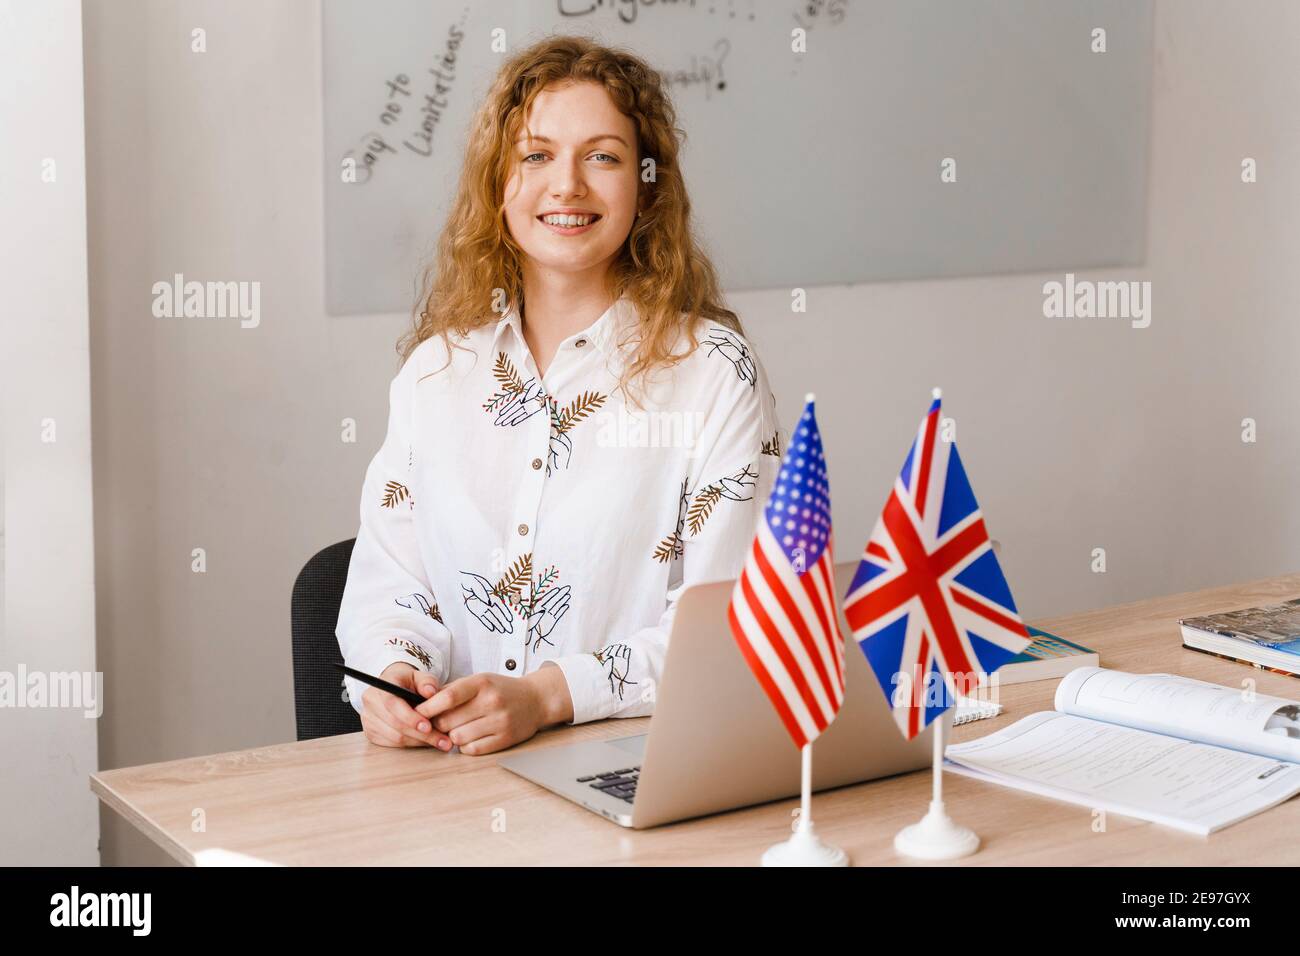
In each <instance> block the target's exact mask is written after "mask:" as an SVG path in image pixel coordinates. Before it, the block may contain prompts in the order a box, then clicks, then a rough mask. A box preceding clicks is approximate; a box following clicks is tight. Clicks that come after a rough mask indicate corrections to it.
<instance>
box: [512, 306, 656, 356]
mask: <svg viewBox="0 0 1300 956" xmlns="http://www.w3.org/2000/svg"><path fill="white" fill-rule="evenodd" d="M637 321H638V316H637V311H636V306H635V305H634V304H633V303H632V301H631V300H630V299H628V298H627V296H620V297H619V298H618V299H615V300H614V303H613V304H612V305H610V307H609V308H608V309H606V310H605V311H604V312H603V313H602V314H601V316H600V318H598V319H596V321H595V322H593V323H592V324H591V325H590V326H588V327H587V328H585V329H583V330H582V331H581V332H575V333H574V334H573V335H571V336H569V338H567V339H565V340H564V342H561V343H560V345H561V346H563V345H565V344H566V343H568V342H569V341H571V340H577V339H586V340H587V341H588V342H590V343H591V344H592V345H594V346H595V347H596V348H598V349H600V351H601V352H603V353H604V354H605V355H606V356H611V357H612V356H613V355H615V354H616V353H617V352H618V351H619V345H620V343H623V344H624V346H625V347H626V346H627V345H630V344H631V343H624V339H625V338H627V337H628V332H630V331H631V330H632V329H634V328H635V327H636V325H637ZM506 329H513V330H514V334H515V337H516V338H517V339H518V340H519V342H520V344H525V343H524V329H523V320H522V319H521V318H520V316H519V312H518V310H517V309H516V308H515V307H514V306H513V305H512V306H511V307H510V309H509V310H508V311H507V312H506V314H505V315H504V316H502V317H501V319H500V320H498V322H497V325H496V329H495V330H494V331H493V334H492V347H493V349H496V348H497V346H498V344H499V343H500V341H501V336H502V335H504V334H505V333H506Z"/></svg>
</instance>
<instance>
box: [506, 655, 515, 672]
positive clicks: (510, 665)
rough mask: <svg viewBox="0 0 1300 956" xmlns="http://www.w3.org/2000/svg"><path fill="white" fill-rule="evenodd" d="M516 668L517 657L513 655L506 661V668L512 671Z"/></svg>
mask: <svg viewBox="0 0 1300 956" xmlns="http://www.w3.org/2000/svg"><path fill="white" fill-rule="evenodd" d="M514 669H515V659H514V658H513V657H512V658H510V660H508V661H506V670H508V671H512V670H514Z"/></svg>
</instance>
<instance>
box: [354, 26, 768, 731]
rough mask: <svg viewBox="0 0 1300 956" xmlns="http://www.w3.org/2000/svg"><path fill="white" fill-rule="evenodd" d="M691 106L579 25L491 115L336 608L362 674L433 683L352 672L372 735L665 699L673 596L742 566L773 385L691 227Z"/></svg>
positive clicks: (513, 85) (531, 53)
mask: <svg viewBox="0 0 1300 956" xmlns="http://www.w3.org/2000/svg"><path fill="white" fill-rule="evenodd" d="M674 123H675V118H674V112H673V108H672V105H671V103H670V102H669V99H668V96H667V93H666V92H665V90H664V88H663V84H662V82H661V80H660V77H659V75H658V74H657V73H655V72H654V71H653V70H652V69H650V67H648V66H647V65H646V64H645V63H644V62H642V61H641V60H640V59H638V58H637V57H635V56H632V55H630V54H628V53H626V52H623V51H618V50H612V49H608V48H605V47H601V46H598V45H596V44H594V43H592V42H590V41H588V40H585V39H578V38H568V37H562V38H553V39H548V40H545V41H543V42H541V43H538V44H537V45H535V46H533V47H531V48H529V49H526V50H523V51H522V52H520V53H518V54H516V55H515V56H514V57H512V58H511V59H510V60H509V61H508V62H507V63H506V64H505V65H504V67H503V68H502V70H501V74H500V76H499V77H498V78H497V80H496V82H495V84H494V85H493V87H492V89H491V90H490V92H489V93H488V96H487V101H486V102H485V103H484V104H483V106H482V108H481V109H480V110H479V112H478V114H477V117H476V119H475V121H474V124H473V126H472V128H471V130H470V136H469V145H468V149H467V154H466V157H465V164H464V170H463V173H462V176H461V180H460V185H459V188H458V192H457V195H456V198H455V201H454V203H453V205H452V208H451V213H450V215H449V217H448V222H447V226H446V229H445V230H444V232H443V234H442V236H441V239H440V242H439V246H438V250H437V254H436V258H435V261H434V262H433V263H432V264H431V265H430V267H429V269H428V270H426V273H425V282H424V285H425V290H424V294H423V295H422V297H421V303H420V306H419V317H418V318H417V320H416V321H415V324H414V328H413V329H412V331H411V332H410V333H409V334H408V335H407V336H406V337H405V338H404V340H403V342H402V343H401V345H400V346H399V350H400V351H401V353H402V356H403V358H404V362H403V364H402V367H401V370H400V372H398V374H397V377H396V378H395V379H394V380H393V383H392V386H391V389H390V391H389V401H390V415H389V421H388V434H387V437H386V438H385V440H384V443H383V446H382V447H381V448H380V450H379V452H378V454H377V455H376V456H375V458H374V460H373V461H372V462H371V463H370V467H369V469H368V471H367V473H366V478H365V484H364V487H363V490H362V495H361V528H360V531H359V532H358V534H357V542H356V547H355V550H354V551H353V554H352V563H351V567H350V569H349V571H348V581H347V588H346V590H345V592H344V595H343V606H342V610H341V613H340V615H339V623H338V639H339V644H340V645H341V647H342V649H343V653H344V656H345V658H346V660H347V663H348V665H349V666H351V667H355V668H357V669H359V670H362V671H366V672H369V673H371V674H380V675H381V676H382V677H384V678H385V679H386V680H389V681H392V682H393V683H396V684H400V685H402V686H404V687H408V688H412V689H415V690H416V691H417V692H419V693H420V694H421V695H422V696H424V697H426V698H428V699H427V700H426V701H425V703H424V704H422V705H420V707H419V708H416V709H413V708H411V707H410V706H408V705H407V704H406V703H404V702H403V701H401V700H399V699H397V698H396V697H394V696H392V695H391V694H387V693H385V692H383V691H380V690H377V689H374V688H368V687H366V686H365V685H362V684H360V683H358V682H356V681H352V680H351V679H349V681H348V693H349V699H350V700H351V701H352V703H353V706H355V707H356V708H357V710H358V712H359V713H360V714H361V722H362V726H363V727H364V728H365V732H366V735H367V737H368V738H369V739H370V740H371V741H373V742H374V743H377V744H382V745H385V746H391V747H412V746H435V747H438V748H440V749H442V750H450V749H451V747H452V746H458V747H460V749H461V752H462V753H466V754H485V753H491V752H493V751H496V750H500V749H502V748H505V747H509V746H511V745H512V744H515V743H518V742H519V741H522V740H526V739H528V738H529V737H531V736H532V735H533V734H535V733H536V732H537V731H538V730H539V729H541V728H543V727H547V726H549V725H552V724H557V723H566V722H567V723H581V722H583V721H588V720H596V719H599V718H603V717H631V716H643V715H646V714H650V713H652V712H653V710H654V700H655V686H656V683H657V682H658V680H659V677H660V672H661V669H662V666H663V661H664V653H665V650H666V647H667V641H668V633H669V629H670V626H671V623H672V619H673V614H674V611H675V609H676V601H677V597H678V595H680V593H681V591H682V590H683V588H684V587H685V586H687V585H689V584H692V583H695V582H700V581H708V580H718V579H723V578H730V577H735V576H737V575H738V574H739V573H740V569H741V567H742V565H743V564H744V556H745V553H746V550H747V549H748V547H749V545H750V543H751V541H752V539H753V535H754V531H755V523H756V521H757V520H758V519H759V517H760V515H761V514H762V509H763V506H764V504H765V503H766V499H767V496H768V493H769V491H770V489H771V487H772V484H773V481H774V478H775V472H776V471H777V469H778V468H779V465H780V447H781V438H780V435H779V434H778V427H777V419H776V415H775V397H774V396H773V395H772V393H771V390H770V388H769V386H768V383H767V377H766V374H765V372H764V370H763V366H762V364H761V363H760V362H759V360H758V358H757V356H756V355H755V354H754V351H753V349H752V348H751V347H750V345H749V344H748V342H746V340H745V338H744V336H743V335H742V334H741V328H740V322H739V320H738V319H737V318H736V316H735V315H734V313H732V312H730V311H728V310H727V309H726V308H724V307H723V305H722V303H721V296H720V293H719V290H718V284H717V278H716V274H715V272H714V269H713V267H712V265H711V264H710V262H709V261H708V259H707V258H706V257H705V255H704V254H703V252H702V251H701V250H700V248H699V246H698V245H697V243H696V242H695V240H694V239H693V237H692V235H691V231H690V223H689V219H690V202H689V200H688V199H687V195H686V188H685V185H684V182H683V178H682V170H681V168H680V166H679V163H678V150H679V142H678V139H677V136H678V134H679V131H678V130H677V129H676V128H675V125H674ZM718 639H719V640H728V639H729V638H728V636H727V630H726V626H725V622H722V621H719V622H718ZM719 706H720V707H725V703H722V702H720V704H719Z"/></svg>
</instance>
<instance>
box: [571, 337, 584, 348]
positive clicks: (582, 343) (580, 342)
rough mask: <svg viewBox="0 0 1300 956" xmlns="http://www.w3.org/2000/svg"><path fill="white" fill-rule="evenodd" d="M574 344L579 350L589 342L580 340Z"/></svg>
mask: <svg viewBox="0 0 1300 956" xmlns="http://www.w3.org/2000/svg"><path fill="white" fill-rule="evenodd" d="M573 344H574V345H576V346H577V347H578V348H582V347H583V346H584V345H586V344H587V340H586V339H578V341H576V342H574V343H573Z"/></svg>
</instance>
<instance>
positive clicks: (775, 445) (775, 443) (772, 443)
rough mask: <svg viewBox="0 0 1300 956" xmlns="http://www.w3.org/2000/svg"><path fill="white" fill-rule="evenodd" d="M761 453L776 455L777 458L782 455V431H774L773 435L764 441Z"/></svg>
mask: <svg viewBox="0 0 1300 956" xmlns="http://www.w3.org/2000/svg"><path fill="white" fill-rule="evenodd" d="M760 454H763V455H775V456H776V457H777V458H780V457H781V433H780V432H779V431H774V432H772V437H771V438H769V439H768V440H767V441H765V442H763V448H762V451H761V452H760Z"/></svg>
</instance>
